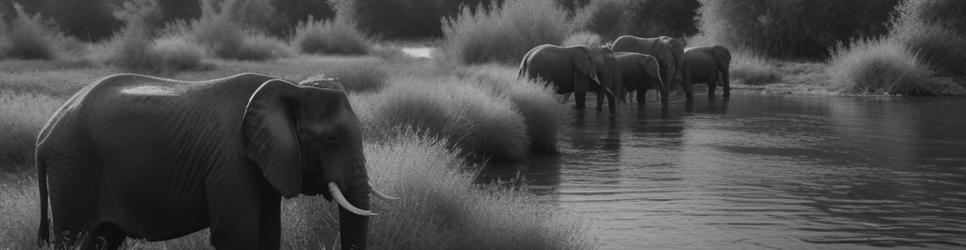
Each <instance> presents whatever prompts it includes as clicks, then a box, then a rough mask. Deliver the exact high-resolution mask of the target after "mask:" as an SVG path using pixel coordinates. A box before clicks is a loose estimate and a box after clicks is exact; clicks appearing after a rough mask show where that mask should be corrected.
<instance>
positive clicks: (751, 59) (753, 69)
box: [731, 50, 782, 85]
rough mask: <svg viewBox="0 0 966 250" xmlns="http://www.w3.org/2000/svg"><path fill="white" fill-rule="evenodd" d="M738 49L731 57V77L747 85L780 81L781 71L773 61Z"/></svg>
mask: <svg viewBox="0 0 966 250" xmlns="http://www.w3.org/2000/svg"><path fill="white" fill-rule="evenodd" d="M747 51H748V50H738V51H735V53H734V54H732V58H731V78H733V79H735V80H736V81H737V82H740V83H743V84H748V85H761V84H767V83H775V82H780V81H782V73H781V71H779V69H778V67H776V66H775V62H773V61H771V60H768V59H765V58H764V57H763V56H760V55H757V54H754V53H749V52H747Z"/></svg>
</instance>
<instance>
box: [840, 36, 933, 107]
mask: <svg viewBox="0 0 966 250" xmlns="http://www.w3.org/2000/svg"><path fill="white" fill-rule="evenodd" d="M829 64H830V65H829V75H830V76H831V78H832V82H833V83H834V84H836V85H837V86H838V87H839V89H840V90H841V91H842V92H844V93H849V94H877V95H881V94H892V95H923V94H927V95H931V94H935V93H933V92H932V91H933V90H932V89H930V88H929V87H928V86H925V85H927V84H931V83H930V82H929V79H928V78H927V76H928V75H929V72H928V69H927V68H926V67H925V66H924V65H922V64H921V63H919V61H918V60H917V59H916V55H915V53H913V52H911V51H909V50H908V49H906V48H905V47H904V46H902V45H901V44H900V43H898V42H897V41H896V40H891V39H872V40H859V41H856V42H853V43H852V46H851V47H848V48H846V47H844V46H839V47H838V48H836V50H834V51H833V54H832V59H831V60H830V62H829Z"/></svg>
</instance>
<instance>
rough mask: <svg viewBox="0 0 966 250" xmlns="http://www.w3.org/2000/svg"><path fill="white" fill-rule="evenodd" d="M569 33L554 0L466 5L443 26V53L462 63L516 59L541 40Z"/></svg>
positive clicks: (513, 61) (563, 12) (552, 40)
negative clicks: (495, 6)
mask: <svg viewBox="0 0 966 250" xmlns="http://www.w3.org/2000/svg"><path fill="white" fill-rule="evenodd" d="M569 34H570V22H569V20H567V11H566V10H563V9H561V8H560V6H557V5H556V4H555V3H553V1H544V0H507V1H506V2H505V3H503V6H502V7H501V8H499V9H494V10H491V11H483V10H476V11H474V10H472V9H470V8H465V9H463V11H462V12H461V13H460V15H459V16H457V17H456V18H455V19H452V20H449V21H447V22H446V25H444V26H443V43H442V45H441V49H442V52H443V54H444V55H445V56H446V57H447V58H448V59H451V60H454V61H455V62H458V63H462V64H483V63H488V62H502V63H507V64H516V63H519V61H520V59H521V58H522V57H523V55H524V54H526V53H527V51H529V50H530V49H531V48H533V47H535V46H537V45H540V44H547V43H549V44H560V42H561V41H563V40H564V39H565V38H566V37H567V35H569Z"/></svg>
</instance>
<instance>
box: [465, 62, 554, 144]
mask: <svg viewBox="0 0 966 250" xmlns="http://www.w3.org/2000/svg"><path fill="white" fill-rule="evenodd" d="M459 74H460V75H462V77H464V78H466V79H469V80H470V81H473V82H474V83H476V84H477V85H479V86H482V87H483V88H484V89H487V90H489V91H490V92H491V93H492V94H495V95H498V96H506V97H507V98H509V99H510V102H511V103H513V105H514V106H515V107H516V110H517V111H519V112H520V115H523V120H524V122H525V123H526V125H527V135H529V137H530V150H531V151H534V152H541V153H555V152H557V138H558V136H559V131H560V124H563V120H564V118H565V116H566V114H567V113H568V109H567V106H566V105H564V104H561V103H560V102H558V101H557V98H556V94H555V92H554V90H553V89H552V88H549V87H547V86H544V85H542V84H541V83H538V82H532V81H529V80H523V79H518V78H517V76H516V74H517V72H516V69H514V68H509V67H506V66H500V65H486V66H476V67H470V68H467V69H464V72H460V73H459Z"/></svg>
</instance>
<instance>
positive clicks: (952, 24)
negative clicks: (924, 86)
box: [890, 0, 966, 76]
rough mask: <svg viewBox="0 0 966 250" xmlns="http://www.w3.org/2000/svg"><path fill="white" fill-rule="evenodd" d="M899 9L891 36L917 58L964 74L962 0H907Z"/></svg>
mask: <svg viewBox="0 0 966 250" xmlns="http://www.w3.org/2000/svg"><path fill="white" fill-rule="evenodd" d="M896 9H897V11H898V12H899V15H898V16H897V18H896V20H895V21H894V26H893V29H892V33H891V34H890V35H891V36H892V37H895V38H897V39H899V40H900V41H901V42H902V43H903V44H905V45H906V46H907V47H908V48H909V49H911V50H912V51H915V52H916V53H917V55H918V56H919V60H920V61H921V62H923V63H926V64H927V65H929V66H930V67H931V68H933V69H936V70H937V71H940V72H942V73H951V74H955V75H960V76H966V64H963V63H962V62H964V61H966V51H964V50H962V49H961V48H962V47H963V44H966V27H964V26H966V16H964V15H963V14H964V12H963V11H964V10H966V2H963V1H945V0H943V1H916V0H909V1H906V2H904V3H903V4H902V5H900V6H899V7H897V8H896Z"/></svg>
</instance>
